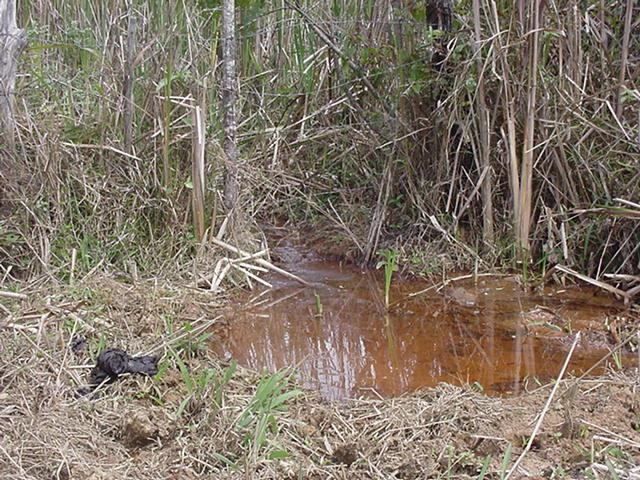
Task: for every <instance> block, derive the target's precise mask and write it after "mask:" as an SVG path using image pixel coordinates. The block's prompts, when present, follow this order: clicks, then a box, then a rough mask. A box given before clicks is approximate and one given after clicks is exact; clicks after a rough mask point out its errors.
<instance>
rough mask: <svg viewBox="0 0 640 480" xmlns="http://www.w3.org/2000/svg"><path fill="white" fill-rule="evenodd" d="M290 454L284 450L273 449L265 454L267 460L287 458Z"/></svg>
mask: <svg viewBox="0 0 640 480" xmlns="http://www.w3.org/2000/svg"><path fill="white" fill-rule="evenodd" d="M290 456H291V454H290V453H289V452H287V451H286V450H274V451H273V452H269V455H267V458H268V459H269V460H277V459H279V458H288V457H290Z"/></svg>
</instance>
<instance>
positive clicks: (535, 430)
mask: <svg viewBox="0 0 640 480" xmlns="http://www.w3.org/2000/svg"><path fill="white" fill-rule="evenodd" d="M579 341H580V332H578V333H576V338H575V339H574V340H573V344H572V345H571V349H570V350H569V353H567V358H565V359H564V365H562V370H560V374H559V375H558V378H556V382H555V384H554V385H553V390H551V393H550V394H549V398H547V402H546V403H545V404H544V407H543V408H542V412H540V417H538V421H537V422H536V426H535V427H533V432H531V436H530V437H529V441H528V442H527V446H526V447H524V450H522V453H521V454H520V456H519V457H518V458H517V460H516V461H515V463H514V464H513V467H511V469H510V470H509V471H508V472H507V475H506V476H505V477H504V480H509V477H511V475H513V473H514V472H515V471H516V469H517V468H518V466H519V465H520V463H521V462H522V459H523V458H524V456H525V455H526V454H527V452H528V451H529V450H530V449H531V445H533V441H534V439H535V438H536V435H538V431H539V430H540V427H541V426H542V421H543V420H544V417H545V416H546V415H547V412H548V411H549V407H550V406H551V401H552V400H553V397H554V396H555V394H556V391H557V390H558V387H559V386H560V381H561V380H562V377H564V373H565V372H566V370H567V367H568V366H569V361H570V360H571V357H572V356H573V351H574V350H575V349H576V345H577V344H578V342H579Z"/></svg>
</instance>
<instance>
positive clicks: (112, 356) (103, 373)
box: [76, 348, 158, 396]
mask: <svg viewBox="0 0 640 480" xmlns="http://www.w3.org/2000/svg"><path fill="white" fill-rule="evenodd" d="M125 373H142V374H143V375H149V376H152V375H155V374H156V373H158V357H157V356H155V355H145V356H142V357H132V356H130V355H129V354H128V353H127V352H125V351H124V350H121V349H119V348H107V349H106V350H104V351H103V352H102V353H101V354H100V356H99V357H98V360H97V362H96V366H95V367H93V369H92V370H91V373H90V374H89V386H90V388H80V389H78V390H77V392H76V393H77V395H79V396H83V395H87V394H88V393H91V392H92V391H93V389H94V388H95V387H97V386H98V385H100V384H101V383H102V382H104V381H105V380H107V381H108V383H111V382H113V381H115V380H117V379H118V377H119V376H120V375H122V374H125Z"/></svg>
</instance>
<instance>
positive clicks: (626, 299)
mask: <svg viewBox="0 0 640 480" xmlns="http://www.w3.org/2000/svg"><path fill="white" fill-rule="evenodd" d="M553 269H555V270H558V271H560V272H563V273H566V274H569V275H573V276H574V277H576V278H579V279H580V280H582V281H584V282H587V283H590V284H591V285H594V286H596V287H598V288H601V289H603V290H606V291H607V292H610V293H613V294H614V295H619V296H620V297H622V298H624V303H625V304H627V303H629V301H630V300H631V295H629V293H627V292H625V291H624V290H620V289H619V288H616V287H614V286H612V285H609V284H608V283H605V282H601V281H600V280H596V279H595V278H591V277H587V276H586V275H583V274H582V273H578V272H576V271H575V270H572V269H570V268H569V267H565V266H564V265H556V266H555V267H553ZM553 269H552V270H553Z"/></svg>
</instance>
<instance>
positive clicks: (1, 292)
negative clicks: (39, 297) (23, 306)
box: [0, 290, 28, 300]
mask: <svg viewBox="0 0 640 480" xmlns="http://www.w3.org/2000/svg"><path fill="white" fill-rule="evenodd" d="M0 297H4V298H13V299H15V300H26V299H27V298H28V297H27V296H26V295H25V294H24V293H18V292H7V291H6V290H0Z"/></svg>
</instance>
